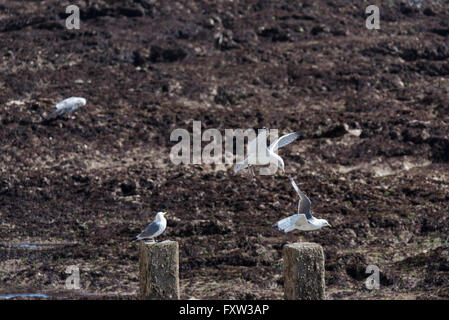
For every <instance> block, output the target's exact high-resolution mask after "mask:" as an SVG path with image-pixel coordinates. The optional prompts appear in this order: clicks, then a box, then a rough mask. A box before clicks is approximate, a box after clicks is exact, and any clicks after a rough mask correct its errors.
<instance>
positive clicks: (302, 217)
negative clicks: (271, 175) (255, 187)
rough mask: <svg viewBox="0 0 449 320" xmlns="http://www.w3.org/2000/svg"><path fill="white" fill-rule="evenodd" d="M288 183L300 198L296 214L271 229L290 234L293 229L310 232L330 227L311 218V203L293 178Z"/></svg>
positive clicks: (321, 220) (322, 221) (323, 220)
mask: <svg viewBox="0 0 449 320" xmlns="http://www.w3.org/2000/svg"><path fill="white" fill-rule="evenodd" d="M290 181H291V183H292V186H293V188H295V190H296V192H297V193H298V195H299V197H300V200H299V203H298V213H297V214H294V215H292V216H290V217H287V218H285V219H282V220H280V221H278V222H277V223H275V224H274V225H273V228H277V229H279V230H283V231H284V232H290V231H292V230H294V229H297V230H303V231H310V230H318V229H321V228H322V227H326V226H329V227H331V225H330V224H329V223H328V222H327V221H326V220H325V219H317V218H315V217H314V216H312V213H311V211H310V207H311V205H312V203H311V202H310V200H309V198H308V197H307V196H306V195H305V194H304V192H302V191H301V190H299V188H298V186H297V185H296V183H295V181H294V180H293V178H291V177H290Z"/></svg>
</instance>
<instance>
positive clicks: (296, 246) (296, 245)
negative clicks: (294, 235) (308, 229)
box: [284, 242, 322, 249]
mask: <svg viewBox="0 0 449 320" xmlns="http://www.w3.org/2000/svg"><path fill="white" fill-rule="evenodd" d="M284 247H288V248H292V249H306V248H313V249H317V248H322V247H321V245H320V244H318V243H315V242H294V243H287V244H286V245H285V246H284Z"/></svg>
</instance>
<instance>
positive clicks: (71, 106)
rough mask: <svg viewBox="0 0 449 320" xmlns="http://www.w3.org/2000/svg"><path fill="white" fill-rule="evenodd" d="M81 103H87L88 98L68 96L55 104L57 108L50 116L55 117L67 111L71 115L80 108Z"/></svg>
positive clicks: (82, 104)
mask: <svg viewBox="0 0 449 320" xmlns="http://www.w3.org/2000/svg"><path fill="white" fill-rule="evenodd" d="M80 105H81V106H84V105H86V99H84V98H79V97H71V98H67V99H65V100H62V101H61V102H58V103H57V104H55V105H54V106H53V107H54V108H56V110H55V111H54V112H53V113H52V114H51V115H50V116H51V117H53V116H55V115H57V116H58V117H59V116H62V115H63V114H66V113H68V114H69V115H70V114H71V113H72V112H73V111H75V110H76V109H78V106H80Z"/></svg>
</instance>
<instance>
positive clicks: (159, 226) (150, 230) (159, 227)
mask: <svg viewBox="0 0 449 320" xmlns="http://www.w3.org/2000/svg"><path fill="white" fill-rule="evenodd" d="M166 214H167V212H158V213H157V214H156V219H155V220H154V221H153V222H152V223H150V224H149V225H147V227H146V228H145V230H143V231H142V233H140V234H138V235H137V237H136V239H134V240H133V241H139V240H148V242H154V238H156V237H157V236H160V235H161V234H162V233H163V232H164V231H165V228H166V227H167V220H166V219H165V217H164V216H165V215H166ZM145 243H147V241H145Z"/></svg>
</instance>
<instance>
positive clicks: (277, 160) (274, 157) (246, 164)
mask: <svg viewBox="0 0 449 320" xmlns="http://www.w3.org/2000/svg"><path fill="white" fill-rule="evenodd" d="M267 135H268V129H267V128H263V129H261V130H260V133H259V135H258V136H257V137H256V138H255V139H253V140H252V141H251V142H250V143H249V144H248V156H247V157H246V158H245V159H244V160H243V161H242V162H240V163H238V164H237V165H236V166H235V168H234V173H237V172H239V171H240V170H242V169H246V168H249V170H250V171H251V173H252V175H253V176H254V169H253V166H254V165H267V164H268V163H273V164H274V165H275V166H276V167H278V168H281V169H282V170H283V171H285V170H284V160H282V158H281V157H280V156H279V155H278V154H277V153H276V152H277V150H278V149H279V148H282V147H285V146H286V145H288V144H290V143H292V142H293V141H295V140H296V139H298V138H299V137H300V136H301V134H300V133H299V132H293V133H288V134H286V135H283V136H282V137H280V138H279V139H277V140H276V141H274V142H273V143H272V144H271V145H270V146H269V147H265V148H266V157H267V158H268V161H265V162H262V159H261V158H265V157H261V156H260V154H259V153H260V152H258V146H259V144H260V143H261V142H263V141H266V140H267ZM254 158H255V162H256V163H253V162H254V160H253V159H254ZM265 159H266V158H265Z"/></svg>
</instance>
